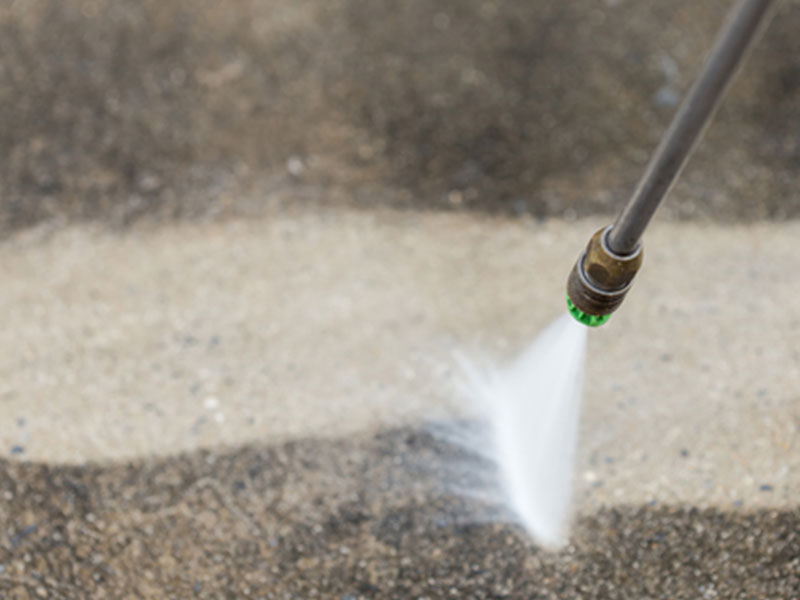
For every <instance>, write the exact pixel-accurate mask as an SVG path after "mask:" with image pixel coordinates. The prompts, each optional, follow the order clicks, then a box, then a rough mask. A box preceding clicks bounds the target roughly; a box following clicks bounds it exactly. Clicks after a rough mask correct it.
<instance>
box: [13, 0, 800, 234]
mask: <svg viewBox="0 0 800 600" xmlns="http://www.w3.org/2000/svg"><path fill="white" fill-rule="evenodd" d="M730 5H731V2H728V1H724V0H705V1H704V2H695V1H693V0H676V1H671V2H664V1H663V0H641V1H637V2H631V1H617V0H606V1H604V2H598V1H596V0H577V1H571V2H563V1H562V0H537V1H535V2H529V1H523V0H515V1H511V2H494V1H487V0H443V1H439V2H435V3H432V2H428V1H426V0H406V1H404V2H403V4H402V7H401V8H398V7H397V5H396V2H394V1H393V0H303V1H301V2H298V1H296V0H276V1H273V2H257V1H255V0H237V1H235V2H231V3H219V2H215V1H213V0H167V1H164V0H144V1H139V0H125V1H119V0H80V1H78V0H27V1H25V2H5V3H3V5H2V6H0V63H1V64H3V65H4V67H3V69H0V132H2V133H1V134H0V154H2V155H3V156H4V160H3V161H2V164H0V198H2V199H1V200H0V231H2V230H8V229H10V228H13V229H16V228H19V227H23V226H26V225H28V224H31V223H34V222H39V221H42V220H52V219H56V220H60V219H97V218H99V219H103V220H106V221H111V222H112V223H115V224H126V223H129V222H131V221H132V220H136V219H138V218H141V217H142V216H145V215H150V216H153V217H154V218H157V219H165V218H167V219H168V218H179V217H187V216H200V215H204V216H208V215H212V216H213V215H218V214H220V213H222V214H230V213H236V214H252V213H254V212H256V213H257V212H263V210H264V207H265V205H269V204H270V203H271V202H273V201H274V198H275V193H276V192H278V193H281V192H285V190H286V189H287V188H288V189H293V190H296V191H297V194H296V200H300V201H302V202H305V203H309V202H324V203H331V202H338V203H346V204H353V203H355V204H359V205H374V204H387V203H388V204H393V205H399V206H413V207H437V208H448V209H465V208H466V209H469V208H476V209H482V210H491V211H494V212H505V213H516V214H519V213H530V214H534V215H537V216H542V215H558V216H567V217H569V216H574V215H578V216H582V215H587V214H595V213H597V212H603V213H609V212H613V211H614V210H616V209H617V208H618V207H619V206H620V204H621V203H622V202H623V201H624V199H625V197H626V196H627V195H628V194H629V193H630V191H631V189H632V187H633V185H634V183H635V181H636V179H637V177H638V176H639V175H640V173H641V170H642V168H643V166H644V163H645V161H646V160H647V157H648V154H649V153H650V151H651V150H652V149H653V147H654V146H655V144H656V142H657V140H658V137H659V135H660V133H661V132H662V130H663V129H664V128H665V126H666V124H667V122H668V120H669V118H670V116H671V114H672V113H673V111H674V110H675V105H676V102H677V101H678V100H679V99H680V96H681V94H682V93H683V92H684V91H685V90H686V88H687V86H688V85H689V83H690V82H691V80H692V78H693V76H694V75H695V73H696V72H697V69H698V68H699V63H700V61H701V60H702V57H703V55H704V54H705V52H706V51H707V49H708V48H709V47H710V44H711V41H712V38H713V36H714V34H715V32H716V30H717V28H718V27H719V25H720V23H721V22H722V21H723V19H724V16H725V14H726V11H727V9H728V8H729V6H730ZM780 5H781V6H780V15H779V17H778V18H777V19H775V21H774V22H773V23H772V25H771V27H770V28H769V30H768V31H767V33H766V35H765V36H764V39H763V40H762V42H761V43H760V44H759V46H758V48H757V49H756V51H755V52H754V54H753V55H752V57H751V58H750V60H749V61H748V64H747V66H746V67H745V69H744V70H743V72H742V73H741V78H740V80H739V81H738V82H737V83H736V84H735V86H734V87H733V89H732V90H731V92H730V94H729V97H728V98H727V100H726V101H725V103H724V105H723V107H722V109H721V111H720V114H719V115H718V118H717V121H716V123H715V125H714V126H713V127H712V128H711V130H710V132H709V135H708V139H707V140H706V141H705V143H704V144H703V145H702V147H701V148H700V150H699V151H698V153H697V156H696V157H695V158H694V160H693V161H692V163H691V165H690V167H689V168H688V169H687V170H686V172H685V174H684V177H683V181H682V182H681V183H680V184H679V185H678V187H677V188H676V190H675V193H674V194H673V197H672V198H671V200H670V202H669V203H668V205H667V206H666V207H665V213H666V214H668V215H670V216H673V217H679V218H700V217H702V218H711V219H714V220H724V221H731V220H740V219H763V218H770V219H782V218H786V217H791V216H798V215H800V202H798V199H797V195H796V194H795V193H794V192H795V188H796V167H797V163H798V157H800V145H798V139H800V138H798V136H797V135H796V131H795V128H794V127H793V126H792V125H791V124H792V123H796V122H797V121H798V119H799V118H800V102H798V98H799V96H798V94H800V85H799V84H800V38H799V37H798V36H797V35H796V31H797V30H798V27H800V4H798V2H797V1H794V0H793V1H786V2H782V3H780ZM337 189H338V190H340V193H339V194H334V193H333V192H334V191H335V190H337ZM320 190H324V193H320ZM281 197H284V198H285V197H286V195H285V193H283V194H282V195H281Z"/></svg>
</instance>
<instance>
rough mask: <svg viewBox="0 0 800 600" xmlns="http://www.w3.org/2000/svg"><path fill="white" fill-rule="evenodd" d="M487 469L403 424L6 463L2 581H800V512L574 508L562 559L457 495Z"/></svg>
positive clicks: (692, 591)
mask: <svg viewBox="0 0 800 600" xmlns="http://www.w3.org/2000/svg"><path fill="white" fill-rule="evenodd" d="M454 465H455V468H454ZM459 465H460V466H459ZM471 466H472V467H474V468H471ZM485 472H486V465H485V464H484V465H481V464H480V462H479V461H478V462H476V460H475V458H474V457H471V456H468V455H465V454H464V453H463V451H461V450H459V449H458V448H456V447H453V446H450V445H448V444H447V443H445V442H443V441H441V439H439V438H437V437H434V436H432V435H431V434H429V433H428V432H427V430H426V431H422V430H418V429H408V428H404V429H394V430H387V431H382V432H379V433H377V434H374V435H362V436H355V437H350V438H348V439H346V440H330V441H324V440H314V439H308V440H302V441H295V442H290V443H286V444H282V445H279V446H271V447H270V446H248V447H244V448H239V449H230V450H221V451H214V452H209V451H203V452H197V453H192V454H186V455H181V456H177V457H173V458H165V459H152V460H146V461H138V462H132V463H127V464H108V465H85V466H76V467H63V466H53V465H42V464H31V463H23V462H17V461H6V460H4V461H2V462H0V522H2V524H3V530H2V532H0V590H2V594H3V596H4V597H7V598H32V597H57V598H82V597H86V596H87V594H88V595H92V596H93V597H100V596H101V595H104V597H111V598H123V597H131V596H143V597H201V598H202V597H209V598H218V597H236V598H250V597H252V598H287V597H303V598H313V597H324V598H376V597H380V598H423V597H424V598H450V597H454V596H461V597H470V598H526V599H528V598H566V597H582V598H631V597H636V598H655V597H669V598H687V599H688V598H698V597H709V598H713V597H727V598H751V597H759V598H761V597H783V598H790V597H794V596H796V595H797V594H798V593H800V558H799V557H800V535H798V531H800V511H799V510H798V509H797V508H796V507H792V508H787V509H784V510H761V511H754V512H747V511H739V510H734V511H723V510H718V509H710V508H709V509H703V510H699V509H696V508H693V507H691V506H658V507H657V506H630V505H623V506H609V507H605V508H602V509H600V510H598V511H593V512H590V513H585V514H582V515H581V516H579V518H578V519H577V522H576V525H575V528H574V533H573V539H572V543H571V545H570V546H568V547H567V548H566V549H564V550H563V551H561V552H559V553H555V554H551V553H546V552H543V551H541V550H538V549H537V548H536V547H535V546H534V545H533V544H531V543H530V541H529V540H528V539H527V538H526V537H525V535H524V534H523V533H522V532H521V531H520V530H519V528H518V527H517V526H515V525H514V524H513V522H512V521H511V520H510V519H509V518H507V517H504V516H503V512H502V510H501V509H500V508H499V507H498V506H496V505H494V504H493V503H492V502H491V501H486V500H485V499H484V500H477V499H474V498H473V499H471V500H470V499H466V498H464V497H462V496H457V495H454V494H453V493H452V491H448V490H452V489H453V488H452V485H453V484H454V483H460V485H461V486H462V487H463V488H469V487H470V486H471V485H476V484H478V483H479V482H477V481H475V480H473V479H471V478H473V477H474V476H476V475H477V476H479V477H480V476H481V474H482V473H484V474H485Z"/></svg>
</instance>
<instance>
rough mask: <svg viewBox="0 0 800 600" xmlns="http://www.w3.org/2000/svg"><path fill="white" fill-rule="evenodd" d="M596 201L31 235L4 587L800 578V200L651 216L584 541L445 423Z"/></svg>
mask: <svg viewBox="0 0 800 600" xmlns="http://www.w3.org/2000/svg"><path fill="white" fill-rule="evenodd" d="M291 204H292V203H288V205H289V206H291ZM601 223H602V221H601V220H584V221H577V222H572V223H566V222H562V221H555V220H549V221H545V222H537V221H534V220H531V219H521V220H520V219H518V220H508V219H487V218H485V217H484V218H480V217H478V216H474V215H472V216H471V215H466V214H464V215H455V214H434V213H427V214H418V213H400V212H393V211H377V212H375V211H373V212H364V211H353V210H328V211H326V210H313V211H310V210H298V209H284V210H276V211H275V212H274V214H272V215H271V216H270V217H269V218H266V219H262V220H250V221H247V222H244V221H232V222H224V221H223V222H215V223H207V224H183V225H176V226H172V227H156V228H143V227H138V228H133V229H129V230H128V231H126V232H123V233H119V232H117V233H113V232H111V231H109V230H108V229H103V228H94V229H92V228H68V229H66V230H52V229H51V228H49V227H40V228H38V229H32V230H28V231H26V232H23V233H19V234H17V235H15V236H14V237H13V238H12V239H10V240H8V241H6V242H5V243H4V244H2V246H0V272H2V273H3V279H4V288H3V294H2V295H0V403H2V407H3V414H4V415H6V418H4V419H2V420H0V443H1V444H2V448H3V450H4V453H5V454H6V455H7V458H3V459H0V524H2V533H0V591H2V594H3V595H4V597H8V598H13V599H27V598H85V597H87V596H91V597H97V598H103V597H106V598H184V597H198V598H297V597H300V598H339V599H341V600H344V599H347V600H351V599H359V600H360V599H368V598H398V599H401V598H430V599H438V598H452V597H466V598H525V599H527V598H533V597H540V598H565V597H583V598H603V599H608V598H612V599H613V598H620V599H621V598H631V597H635V598H670V599H682V598H686V599H689V598H698V597H703V598H715V597H720V598H742V599H744V598H752V597H758V598H762V597H763V598H793V597H797V596H798V594H800V562H798V561H799V560H800V559H799V558H798V556H800V537H798V533H797V532H798V531H799V530H800V514H798V508H797V500H796V499H797V497H798V496H797V494H798V491H800V469H799V468H798V461H799V460H800V453H798V448H797V439H798V435H797V433H798V428H800V399H799V398H798V390H800V364H799V363H800V357H799V356H798V349H797V343H796V341H797V339H798V338H799V337H800V336H799V334H800V318H798V317H797V316H796V315H794V314H793V312H792V311H791V310H790V307H791V306H793V302H794V299H795V297H796V293H797V289H798V283H800V282H798V277H799V276H798V273H799V272H800V271H798V267H799V266H800V264H798V263H799V262H800V259H798V254H797V251H796V244H797V239H800V237H799V236H800V223H797V222H786V223H781V224H755V225H749V226H744V225H741V226H731V227H723V226H702V225H697V224H682V225H677V224H663V223H658V224H656V225H655V226H654V227H653V230H652V232H649V233H648V237H647V245H646V250H645V252H646V259H645V268H644V270H643V272H642V273H641V274H640V276H639V281H638V282H637V284H636V287H635V288H634V290H633V291H632V292H631V295H630V298H629V299H628V300H627V302H626V304H625V305H624V307H623V308H622V309H621V310H620V312H619V313H618V314H616V315H615V316H614V318H613V319H612V321H611V322H610V323H609V324H608V325H606V326H605V327H603V328H602V329H600V330H597V331H593V332H592V333H591V339H590V352H589V365H588V375H587V382H588V384H587V389H586V397H585V410H584V414H583V417H582V427H581V441H580V445H581V452H580V454H581V456H580V459H579V462H578V465H577V471H576V476H577V479H578V482H579V486H578V490H577V495H576V500H575V505H576V518H575V526H574V530H573V534H572V538H571V543H570V545H569V546H567V547H566V548H565V549H564V550H563V551H561V552H558V553H552V554H548V553H544V552H542V551H540V550H539V549H537V548H536V547H535V546H534V545H532V544H531V542H530V540H529V539H528V538H527V537H526V535H525V534H524V533H523V532H522V531H521V530H520V529H519V528H518V527H517V526H516V525H514V519H513V517H512V516H511V515H509V514H508V513H507V511H506V510H505V509H504V507H503V505H502V503H500V501H499V496H498V495H497V494H496V491H495V489H494V488H493V487H492V482H493V481H494V477H495V472H494V470H493V467H492V465H490V464H487V463H486V461H485V460H483V459H481V458H480V456H479V455H476V454H475V453H472V452H470V451H465V450H464V449H463V448H460V447H457V446H452V445H450V444H449V443H448V442H447V441H446V438H440V437H437V436H435V435H432V433H431V432H436V431H439V430H441V428H442V426H448V427H449V426H452V425H453V424H455V425H456V426H461V425H462V424H464V423H465V421H464V419H465V418H466V419H467V421H466V424H467V425H468V424H469V415H468V414H467V413H465V411H464V409H463V402H462V398H461V397H460V396H459V393H458V385H457V384H458V381H459V377H458V375H457V371H456V370H455V364H456V361H455V357H454V352H462V353H465V354H467V355H468V356H472V357H474V358H477V359H483V360H487V361H490V362H494V361H503V360H507V359H510V358H511V357H513V356H515V355H516V354H517V353H518V352H520V351H521V350H522V349H523V348H524V347H525V346H526V344H528V343H529V342H530V341H531V340H532V339H533V337H534V336H535V335H536V332H537V331H538V330H539V329H540V328H541V327H542V326H543V325H545V324H546V323H547V322H548V321H549V320H550V319H551V318H553V317H554V316H555V315H558V314H560V313H561V312H562V311H563V310H565V308H564V307H563V306H562V298H563V286H564V278H565V277H566V274H567V272H568V270H569V268H570V266H571V262H572V260H573V259H574V257H575V256H576V255H577V253H578V251H579V250H580V248H581V246H582V244H583V243H585V241H586V240H587V239H588V237H589V235H590V234H591V232H592V231H593V230H594V229H595V227H597V226H598V225H599V224H601ZM787 307H788V308H787ZM465 493H466V495H465Z"/></svg>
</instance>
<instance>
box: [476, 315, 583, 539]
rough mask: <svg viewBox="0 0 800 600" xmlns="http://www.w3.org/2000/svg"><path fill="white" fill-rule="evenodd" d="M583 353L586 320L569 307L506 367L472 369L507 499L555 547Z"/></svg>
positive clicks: (567, 491)
mask: <svg viewBox="0 0 800 600" xmlns="http://www.w3.org/2000/svg"><path fill="white" fill-rule="evenodd" d="M585 356H586V327H585V326H584V325H581V324H580V323H578V322H577V321H575V320H574V319H573V318H572V317H571V316H570V315H569V314H565V315H564V316H563V317H561V318H559V319H558V320H556V321H555V322H553V323H552V324H551V325H550V326H548V327H547V329H545V330H544V331H543V332H542V333H541V335H540V336H539V337H538V338H537V339H536V340H535V341H534V343H533V344H532V345H531V347H530V348H528V349H527V350H526V351H525V353H524V354H522V356H521V357H520V358H519V359H517V360H516V361H515V362H514V363H512V364H511V365H509V366H507V367H506V368H503V369H499V370H496V371H493V372H490V373H488V374H485V375H482V376H478V375H476V373H475V370H474V369H468V378H469V380H470V384H471V387H472V388H473V389H472V395H473V396H474V397H476V399H477V401H478V407H479V410H480V411H481V412H482V413H483V415H484V418H485V419H486V421H487V423H488V424H489V427H490V435H491V449H490V452H491V455H492V458H493V459H494V460H495V461H496V463H497V465H498V469H499V471H500V477H501V481H502V485H503V488H504V492H505V496H506V499H507V501H508V503H509V505H510V507H511V509H512V510H513V511H514V512H515V513H516V515H517V516H518V517H519V519H520V521H521V522H522V524H523V525H524V527H525V528H526V529H527V530H528V531H529V533H530V534H531V535H532V536H533V537H534V539H535V540H536V541H537V542H538V543H540V544H541V545H543V546H546V547H549V548H557V547H559V546H561V545H563V544H564V543H565V542H566V541H567V537H568V530H569V520H570V512H571V510H570V509H571V493H572V477H573V475H572V471H573V463H574V458H575V450H576V446H577V437H578V419H579V415H580V404H581V393H582V384H583V369H584V362H585Z"/></svg>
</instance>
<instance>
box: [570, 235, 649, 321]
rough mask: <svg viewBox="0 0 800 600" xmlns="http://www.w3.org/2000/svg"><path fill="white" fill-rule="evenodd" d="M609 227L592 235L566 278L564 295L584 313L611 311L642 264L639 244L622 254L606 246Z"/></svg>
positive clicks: (622, 296) (620, 301)
mask: <svg viewBox="0 0 800 600" xmlns="http://www.w3.org/2000/svg"><path fill="white" fill-rule="evenodd" d="M611 227H612V226H611V225H609V226H608V227H604V228H602V229H600V230H598V231H597V232H596V233H595V234H594V235H593V236H592V239H590V240H589V244H588V245H587V246H586V250H584V251H583V253H582V254H581V255H580V257H579V258H578V262H576V263H575V266H574V267H573V268H572V271H571V272H570V274H569V279H568V280H567V296H568V297H569V299H570V300H572V303H573V304H574V305H575V306H576V307H577V308H578V309H580V310H581V311H583V312H584V313H586V314H587V315H594V316H605V315H610V314H611V313H612V312H614V311H615V310H616V309H617V307H619V305H620V304H622V301H623V300H624V299H625V294H627V293H628V290H629V289H630V287H631V282H632V281H633V277H634V276H635V275H636V272H637V271H638V270H639V267H640V266H641V265H642V246H641V244H639V245H638V246H637V247H636V250H634V251H633V253H631V254H628V255H624V256H623V255H620V254H616V253H614V252H613V251H612V250H611V249H610V248H609V246H608V241H607V238H608V232H609V231H611Z"/></svg>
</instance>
